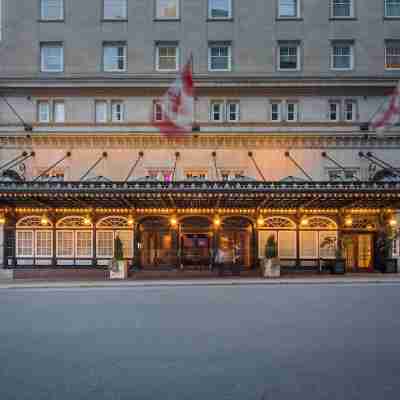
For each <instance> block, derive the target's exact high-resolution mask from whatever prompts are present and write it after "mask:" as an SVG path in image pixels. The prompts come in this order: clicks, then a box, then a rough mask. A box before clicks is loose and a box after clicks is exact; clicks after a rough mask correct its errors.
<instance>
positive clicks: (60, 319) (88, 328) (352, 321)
mask: <svg viewBox="0 0 400 400" xmlns="http://www.w3.org/2000/svg"><path fill="white" fill-rule="evenodd" d="M399 311H400V285H390V284H380V285H365V284H364V285H289V286H287V285H282V286H235V287H222V286H221V287H180V288H173V287H165V288H100V289H64V290H54V289H49V290H47V289H33V290H24V289H17V290H15V289H14V290H9V289H4V290H0V399H1V400H11V399H18V400H25V399H29V400H32V399H34V400H47V399H57V400H64V399H65V400H66V399H68V400H71V399H73V400H79V399H85V400H91V399H96V400H103V399H107V400H110V399H124V400H125V399H127V400H128V399H129V400H132V399H133V400H136V399H149V400H150V399H151V400H158V399H160V400H166V399H171V400H172V399H173V400H183V399H195V400H197V399H199V400H200V399H201V400H205V399H207V400H210V399H211V400H212V399H218V400H225V399H226V400H227V399H235V400H236V399H238V400H239V399H240V400H247V399H254V400H261V399H265V400H267V399H273V400H279V399H299V400H303V399H318V400H320V399H321V400H323V399H335V400H337V399H345V400H351V399H360V400H361V399H362V400H368V399H374V400H376V399H379V400H380V399H384V400H390V399H396V400H397V399H399V398H400V319H399Z"/></svg>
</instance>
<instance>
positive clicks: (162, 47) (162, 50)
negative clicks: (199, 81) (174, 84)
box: [156, 44, 179, 71]
mask: <svg viewBox="0 0 400 400" xmlns="http://www.w3.org/2000/svg"><path fill="white" fill-rule="evenodd" d="M156 69H157V71H178V70H179V51H178V47H177V46H176V45H167V44H158V45H157V48H156Z"/></svg>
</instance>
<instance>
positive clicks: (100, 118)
mask: <svg viewBox="0 0 400 400" xmlns="http://www.w3.org/2000/svg"><path fill="white" fill-rule="evenodd" d="M95 120H96V122H97V123H103V124H104V123H106V122H107V121H108V115H107V102H106V101H105V100H98V101H96V103H95Z"/></svg>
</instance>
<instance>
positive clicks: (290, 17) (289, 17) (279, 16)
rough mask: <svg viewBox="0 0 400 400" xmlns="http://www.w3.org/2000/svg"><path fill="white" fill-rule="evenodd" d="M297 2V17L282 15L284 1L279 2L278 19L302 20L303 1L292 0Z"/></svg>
mask: <svg viewBox="0 0 400 400" xmlns="http://www.w3.org/2000/svg"><path fill="white" fill-rule="evenodd" d="M284 1H288V0H284ZM291 1H294V2H296V15H283V14H282V13H281V7H282V4H281V2H282V0H278V18H280V19H296V18H300V1H301V0H291Z"/></svg>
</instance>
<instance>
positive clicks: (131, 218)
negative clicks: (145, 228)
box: [128, 215, 135, 226]
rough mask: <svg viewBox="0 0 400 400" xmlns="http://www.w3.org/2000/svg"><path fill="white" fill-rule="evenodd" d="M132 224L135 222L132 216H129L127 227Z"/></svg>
mask: <svg viewBox="0 0 400 400" xmlns="http://www.w3.org/2000/svg"><path fill="white" fill-rule="evenodd" d="M134 223H135V220H134V218H133V216H132V215H130V216H129V217H128V225H129V226H132V225H133V224H134Z"/></svg>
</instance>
